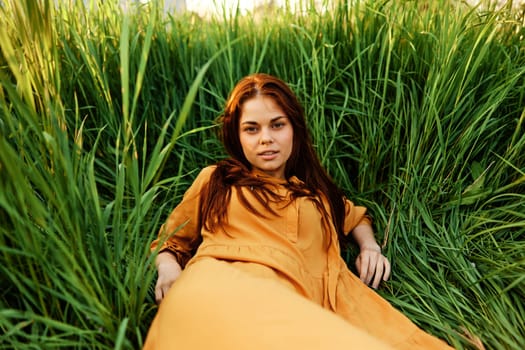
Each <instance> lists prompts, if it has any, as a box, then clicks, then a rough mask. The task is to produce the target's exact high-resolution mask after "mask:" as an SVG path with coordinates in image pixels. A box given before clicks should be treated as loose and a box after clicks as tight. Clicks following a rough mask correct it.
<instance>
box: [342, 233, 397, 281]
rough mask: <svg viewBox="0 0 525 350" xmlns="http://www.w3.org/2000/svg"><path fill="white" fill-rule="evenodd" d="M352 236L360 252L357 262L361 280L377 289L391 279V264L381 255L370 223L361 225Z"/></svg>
mask: <svg viewBox="0 0 525 350" xmlns="http://www.w3.org/2000/svg"><path fill="white" fill-rule="evenodd" d="M351 234H352V237H353V238H354V239H355V241H356V242H357V244H358V245H359V250H360V253H359V255H358V256H357V259H356V261H355V265H356V268H357V273H358V274H359V278H360V279H361V281H363V282H364V283H366V284H368V285H370V286H371V287H372V288H374V289H376V288H377V287H379V283H380V282H381V280H383V281H386V280H388V278H389V277H390V262H389V261H388V259H387V258H386V257H385V256H384V255H383V254H381V247H380V246H379V244H377V242H376V239H375V237H374V231H373V230H372V226H371V225H370V224H369V223H362V224H359V225H358V226H356V227H355V228H354V229H353V230H352V231H351Z"/></svg>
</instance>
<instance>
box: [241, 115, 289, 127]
mask: <svg viewBox="0 0 525 350" xmlns="http://www.w3.org/2000/svg"><path fill="white" fill-rule="evenodd" d="M282 118H287V117H286V116H285V115H280V116H277V117H274V118H272V119H270V123H273V122H275V121H277V120H279V119H282ZM242 124H250V125H257V124H259V123H257V122H256V121H253V120H246V121H244V122H242V123H241V125H242Z"/></svg>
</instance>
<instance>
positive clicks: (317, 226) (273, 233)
mask: <svg viewBox="0 0 525 350" xmlns="http://www.w3.org/2000/svg"><path fill="white" fill-rule="evenodd" d="M214 169H215V167H214V166H211V167H207V168H204V169H203V170H202V171H201V173H200V174H199V176H198V177H197V178H196V179H195V181H194V183H193V184H192V186H191V187H190V188H189V189H188V190H187V192H186V193H185V195H184V197H183V199H182V201H181V202H180V204H179V205H178V206H177V207H176V208H175V209H174V210H173V211H172V213H171V214H170V216H169V218H168V219H167V221H166V223H165V224H164V225H163V227H162V228H161V230H160V233H159V237H158V239H156V240H155V241H154V242H153V243H152V246H151V248H152V250H159V251H162V250H166V249H167V250H169V251H171V252H172V253H173V254H175V256H176V257H177V260H178V261H179V263H180V264H181V266H182V267H183V268H184V270H183V272H182V274H181V276H180V277H179V279H178V280H177V281H176V282H175V283H174V285H173V286H172V288H170V291H169V292H168V294H167V296H166V297H165V299H164V300H163V301H162V303H161V305H160V307H159V311H158V313H157V315H156V317H155V319H154V321H153V323H152V325H151V327H150V330H149V332H148V336H147V339H146V343H145V346H144V348H145V349H164V348H166V349H169V348H172V347H173V348H180V349H184V348H191V349H208V348H209V349H222V348H224V349H268V348H271V349H278V348H282V349H320V348H327V349H339V348H341V349H343V348H345V349H348V348H353V347H359V348H361V347H363V348H367V349H376V348H377V349H388V348H400V349H447V348H449V347H448V345H447V344H446V343H445V342H443V341H442V340H440V339H437V338H435V337H433V336H431V335H429V334H427V333H425V332H424V331H422V330H421V329H419V328H418V327H417V326H416V325H414V324H413V323H412V322H411V321H410V320H409V319H408V318H407V317H405V316H404V315H403V314H401V313H400V312H399V311H397V310H396V309H395V308H393V307H392V306H391V305H390V304H389V303H388V302H387V301H386V300H384V299H383V298H381V297H380V296H379V295H378V294H376V293H375V292H374V291H373V290H372V289H370V288H369V287H368V286H366V285H365V284H363V283H362V282H361V281H360V280H359V278H357V276H355V275H354V274H353V273H352V272H351V271H350V270H349V269H348V267H347V266H346V263H345V261H344V260H343V258H342V257H341V254H340V248H339V244H338V239H337V233H336V230H335V228H334V226H333V224H332V221H331V218H330V217H329V214H324V215H323V214H322V213H321V212H320V211H319V210H318V209H317V207H316V205H315V203H314V202H313V201H312V200H311V199H310V198H309V197H300V198H297V199H294V200H291V199H290V196H289V193H288V190H287V189H286V187H285V186H283V185H284V184H285V183H286V180H279V179H275V178H271V177H268V176H265V175H263V174H254V175H253V176H260V177H263V178H264V179H266V180H267V181H268V182H269V183H271V184H273V185H274V186H275V192H276V193H278V194H280V195H281V196H282V197H283V198H284V201H283V203H280V202H279V203H268V204H267V205H268V206H271V207H272V209H273V210H274V211H275V212H278V213H279V216H274V215H272V214H271V213H269V212H268V210H267V209H266V208H264V207H263V206H262V205H261V204H260V203H259V202H258V201H257V200H256V199H255V198H254V197H253V194H252V193H251V189H250V188H244V187H242V188H240V189H239V190H240V191H243V194H244V196H245V197H246V199H248V201H249V202H250V203H251V204H252V205H253V206H254V207H255V209H256V210H257V211H258V212H259V213H268V214H267V215H266V216H265V217H261V216H258V215H255V214H254V213H253V212H252V211H250V210H249V209H247V208H245V207H244V206H243V205H242V204H241V202H240V201H239V199H238V196H237V192H236V191H237V190H238V189H236V188H232V195H231V200H230V202H229V203H227V204H225V205H228V208H227V210H228V220H227V222H225V223H224V224H223V225H222V228H221V229H218V230H217V231H216V232H213V233H212V232H209V231H208V230H206V229H204V228H203V227H202V226H201V225H200V210H199V200H200V193H201V189H202V188H203V186H205V185H206V184H207V182H208V180H209V178H210V176H211V174H212V172H213V170H214ZM288 181H294V182H296V183H300V180H298V179H297V178H295V177H292V178H290V179H289V180H288ZM252 199H253V200H252ZM325 204H326V203H325ZM345 209H346V210H345V212H346V215H345V222H344V230H345V232H350V231H352V229H353V228H354V227H356V226H358V225H360V224H362V223H369V219H368V217H367V216H366V208H364V207H360V206H355V205H354V204H353V203H352V202H351V201H349V200H347V201H346V203H345ZM358 344H361V345H359V346H357V345H358ZM349 346H350V347H349Z"/></svg>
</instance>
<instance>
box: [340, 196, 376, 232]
mask: <svg viewBox="0 0 525 350" xmlns="http://www.w3.org/2000/svg"><path fill="white" fill-rule="evenodd" d="M366 212H367V209H366V207H361V206H358V205H355V204H354V203H353V202H352V201H350V200H348V199H346V198H345V223H344V227H343V229H344V233H345V235H348V233H350V232H351V231H352V230H353V229H354V228H355V227H357V226H359V225H362V224H369V225H371V224H372V220H371V218H370V217H369V216H368V215H367V213H366Z"/></svg>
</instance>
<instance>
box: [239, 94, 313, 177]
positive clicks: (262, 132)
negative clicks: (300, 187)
mask: <svg viewBox="0 0 525 350" xmlns="http://www.w3.org/2000/svg"><path fill="white" fill-rule="evenodd" d="M239 140H240V142H241V146H242V150H243V152H244V156H245V157H246V159H247V160H248V162H250V164H251V165H252V166H253V167H254V168H255V169H257V170H260V171H262V172H264V173H266V174H268V175H270V176H273V177H277V178H281V179H284V178H285V175H284V170H285V166H286V162H287V161H288V158H290V155H291V154H292V148H293V127H292V124H291V122H290V120H289V119H288V117H287V116H286V115H285V113H284V112H283V111H282V109H281V108H280V107H279V106H278V105H277V104H276V103H275V101H274V100H273V99H272V98H271V97H268V96H261V95H258V96H255V97H253V98H251V99H249V100H246V101H245V102H244V104H243V105H242V108H241V118H240V120H239ZM305 166H306V164H305Z"/></svg>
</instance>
